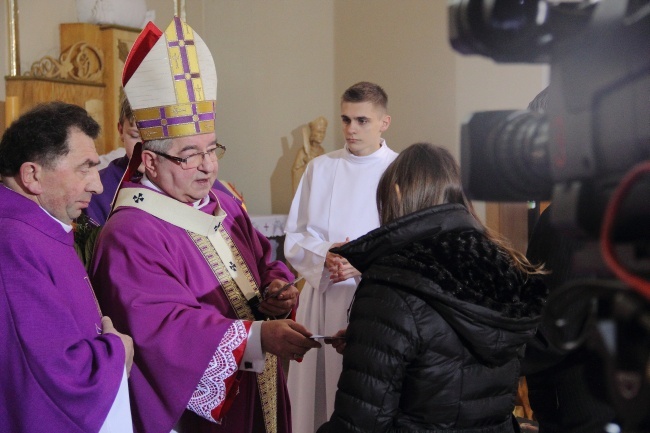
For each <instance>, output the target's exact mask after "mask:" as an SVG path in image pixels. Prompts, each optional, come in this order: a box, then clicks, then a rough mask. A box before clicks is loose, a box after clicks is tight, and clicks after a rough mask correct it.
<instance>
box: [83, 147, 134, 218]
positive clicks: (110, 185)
mask: <svg viewBox="0 0 650 433" xmlns="http://www.w3.org/2000/svg"><path fill="white" fill-rule="evenodd" d="M128 165H129V157H128V156H126V155H125V156H123V157H121V158H116V159H114V160H112V161H111V162H109V163H108V165H107V166H106V167H105V168H103V169H101V170H99V178H100V179H101V181H102V186H103V187H104V191H103V192H102V193H101V194H96V195H93V198H92V199H91V200H90V205H88V208H87V209H86V211H85V212H86V215H88V216H89V217H90V218H92V219H93V220H94V221H95V222H96V223H97V224H99V225H100V226H103V225H104V224H105V223H106V219H107V218H108V213H109V212H110V210H111V203H112V202H113V197H115V192H116V191H117V187H118V186H119V185H120V181H121V180H122V176H124V172H125V171H126V167H128Z"/></svg>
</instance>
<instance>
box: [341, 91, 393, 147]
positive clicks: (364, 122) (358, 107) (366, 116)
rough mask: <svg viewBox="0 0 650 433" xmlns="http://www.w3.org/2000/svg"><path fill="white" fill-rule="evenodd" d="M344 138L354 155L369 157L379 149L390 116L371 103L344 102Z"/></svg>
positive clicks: (342, 109) (342, 104)
mask: <svg viewBox="0 0 650 433" xmlns="http://www.w3.org/2000/svg"><path fill="white" fill-rule="evenodd" d="M341 122H342V125H343V136H344V137H345V142H346V143H347V145H348V149H349V150H350V152H351V153H352V154H353V155H356V156H367V155H370V154H371V153H373V152H375V151H376V150H378V149H379V147H380V144H381V134H383V132H384V131H385V130H387V129H388V126H389V125H390V116H389V115H388V114H386V112H385V111H384V109H383V108H381V107H376V106H374V105H373V104H372V103H371V102H342V103H341Z"/></svg>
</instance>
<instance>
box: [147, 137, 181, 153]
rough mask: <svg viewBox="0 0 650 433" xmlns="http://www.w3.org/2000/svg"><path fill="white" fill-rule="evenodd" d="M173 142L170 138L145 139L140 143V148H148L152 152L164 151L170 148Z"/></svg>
mask: <svg viewBox="0 0 650 433" xmlns="http://www.w3.org/2000/svg"><path fill="white" fill-rule="evenodd" d="M173 144H174V142H173V141H172V139H171V138H159V139H157V140H147V141H145V142H143V143H142V150H150V151H152V152H163V153H166V152H168V151H169V149H171V147H172V145H173Z"/></svg>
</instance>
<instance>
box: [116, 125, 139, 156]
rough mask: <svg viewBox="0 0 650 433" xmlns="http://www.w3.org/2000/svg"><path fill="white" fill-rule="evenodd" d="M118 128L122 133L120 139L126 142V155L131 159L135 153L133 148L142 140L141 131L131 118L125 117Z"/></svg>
mask: <svg viewBox="0 0 650 433" xmlns="http://www.w3.org/2000/svg"><path fill="white" fill-rule="evenodd" d="M117 130H118V132H119V133H120V140H121V141H122V143H124V150H126V156H128V157H129V159H131V156H132V155H133V148H135V145H136V144H137V143H138V142H141V141H142V139H141V138H140V133H139V132H138V128H136V126H135V124H134V123H131V121H130V120H129V119H124V121H123V122H122V123H118V124H117Z"/></svg>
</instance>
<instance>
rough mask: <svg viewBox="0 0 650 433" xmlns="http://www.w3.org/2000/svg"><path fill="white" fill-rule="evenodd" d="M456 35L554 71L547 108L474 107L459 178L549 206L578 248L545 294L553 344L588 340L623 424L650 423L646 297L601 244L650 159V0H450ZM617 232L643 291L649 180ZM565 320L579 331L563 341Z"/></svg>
mask: <svg viewBox="0 0 650 433" xmlns="http://www.w3.org/2000/svg"><path fill="white" fill-rule="evenodd" d="M449 37H450V42H451V44H452V46H453V48H454V49H455V50H456V51H458V52H460V53H463V54H479V55H483V56H486V57H489V58H491V59H493V60H495V61H497V62H504V63H522V62H523V63H548V64H549V65H550V83H549V86H548V89H547V94H546V100H545V102H546V104H545V105H546V106H545V107H544V109H543V110H542V111H543V112H540V111H533V110H510V111H486V112H478V113H473V114H472V115H471V116H470V117H469V119H468V120H467V121H466V122H464V124H463V125H462V128H461V164H460V165H461V172H462V177H463V186H464V188H465V191H466V193H467V195H468V196H469V197H470V198H472V199H478V200H486V201H545V200H551V201H552V214H551V222H552V224H553V226H554V227H555V228H556V229H557V230H558V231H560V232H562V233H564V234H565V235H566V236H569V237H572V238H575V239H579V240H580V242H581V245H582V247H581V249H580V250H577V251H574V252H572V253H571V257H567V258H566V261H568V262H570V263H571V265H570V266H571V275H573V276H574V277H572V278H574V279H572V280H571V281H568V282H567V283H565V284H564V285H563V286H560V288H559V289H556V290H554V292H553V293H552V294H551V298H549V301H548V305H547V308H546V311H545V316H546V317H545V323H546V324H547V325H548V326H547V328H548V330H549V334H550V336H551V337H554V338H552V340H554V341H550V344H551V345H553V346H555V347H556V348H557V349H558V350H566V351H570V350H574V349H575V348H576V347H578V346H579V345H581V344H583V343H584V344H588V341H587V340H588V338H587V336H588V335H589V336H590V339H591V343H592V345H593V346H598V347H597V348H596V349H597V350H598V352H600V353H601V354H602V357H603V361H604V364H605V365H606V366H608V367H607V373H606V376H607V377H605V378H603V379H604V380H605V382H606V383H607V387H608V388H609V389H610V390H611V396H610V399H611V401H612V403H613V405H614V406H615V408H616V411H617V413H618V414H619V416H620V417H621V419H622V420H623V421H624V422H623V424H624V426H625V428H627V429H631V431H637V429H640V430H639V431H648V430H650V413H648V407H650V292H648V293H642V291H640V290H639V291H638V293H637V292H636V291H634V290H629V289H630V287H629V286H628V285H627V284H625V282H624V281H621V280H620V279H619V278H617V276H616V275H618V274H615V273H614V272H612V271H611V270H610V269H609V267H608V266H607V265H606V264H605V262H604V261H603V257H602V255H601V251H600V248H599V243H602V235H601V228H602V226H603V221H604V219H605V213H606V209H607V207H608V205H609V204H610V201H611V199H612V196H613V194H614V193H615V191H616V190H617V189H619V188H620V187H621V183H622V182H621V181H622V179H624V176H625V175H626V174H627V173H629V171H630V170H631V169H633V168H636V167H638V164H639V163H642V162H644V161H646V162H647V161H648V160H650V0H601V1H593V0H592V1H586V0H585V1H582V2H575V1H574V2H568V1H566V2H561V1H560V2H557V1H555V2H551V1H544V0H452V1H451V2H450V5H449ZM611 240H612V242H613V243H614V247H615V249H616V251H617V252H618V253H619V255H620V257H619V258H620V259H622V261H623V262H625V265H627V268H628V269H632V270H633V271H634V272H635V273H636V275H637V276H641V278H645V287H646V288H647V287H648V284H650V283H648V279H649V278H650V175H648V176H645V178H640V179H637V180H636V181H635V183H634V185H633V187H631V189H629V191H628V193H627V194H626V196H625V199H624V200H623V201H622V202H621V204H620V206H619V207H618V208H617V210H616V214H615V223H614V225H613V228H612V230H611ZM575 276H579V277H581V278H580V279H578V278H576V277H575ZM579 305H580V306H582V307H585V306H586V307H585V308H588V311H578V309H577V307H576V306H579ZM582 307H580V308H582ZM582 313H584V314H582ZM578 316H580V317H587V318H588V319H587V321H586V322H585V323H582V322H580V323H578V320H582V319H578V318H577V317H578ZM560 324H564V325H560ZM567 324H569V326H568V328H571V327H575V328H578V329H580V333H579V335H577V336H576V335H573V336H571V337H567V336H566V335H565V331H566V330H567V329H568V328H567V326H566V325H567ZM563 326H564V328H563ZM630 384H633V385H630Z"/></svg>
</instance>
